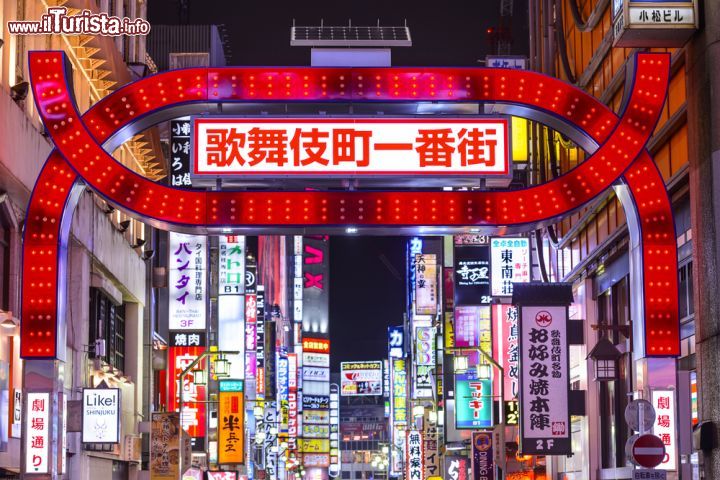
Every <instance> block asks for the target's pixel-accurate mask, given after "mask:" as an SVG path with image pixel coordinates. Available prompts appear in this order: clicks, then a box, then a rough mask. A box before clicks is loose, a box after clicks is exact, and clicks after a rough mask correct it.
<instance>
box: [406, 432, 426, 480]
mask: <svg viewBox="0 0 720 480" xmlns="http://www.w3.org/2000/svg"><path fill="white" fill-rule="evenodd" d="M406 435H407V436H406V437H405V438H406V440H405V441H406V444H405V445H406V446H405V478H406V479H407V480H423V479H424V478H425V466H424V463H425V453H424V450H425V446H424V445H423V439H422V433H420V432H419V431H417V430H408V431H407V432H406Z"/></svg>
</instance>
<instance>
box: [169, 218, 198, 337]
mask: <svg viewBox="0 0 720 480" xmlns="http://www.w3.org/2000/svg"><path fill="white" fill-rule="evenodd" d="M168 237H169V248H168V251H169V255H170V258H169V260H168V268H169V273H168V289H169V295H170V299H169V305H168V327H169V329H170V330H204V329H205V317H206V311H205V295H206V291H205V290H206V278H205V276H206V273H207V271H206V269H207V237H205V236H203V235H184V234H181V233H174V232H170V233H169V234H168Z"/></svg>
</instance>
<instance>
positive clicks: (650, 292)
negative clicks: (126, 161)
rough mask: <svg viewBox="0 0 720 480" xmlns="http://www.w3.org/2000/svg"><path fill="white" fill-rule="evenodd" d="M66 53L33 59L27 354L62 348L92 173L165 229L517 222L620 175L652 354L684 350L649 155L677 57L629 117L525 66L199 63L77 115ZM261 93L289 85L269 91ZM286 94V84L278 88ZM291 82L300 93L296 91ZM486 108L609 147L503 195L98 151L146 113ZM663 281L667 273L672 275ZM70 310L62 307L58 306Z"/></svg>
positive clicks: (584, 196)
mask: <svg viewBox="0 0 720 480" xmlns="http://www.w3.org/2000/svg"><path fill="white" fill-rule="evenodd" d="M65 73H66V72H65V71H64V68H63V54H62V53H61V52H31V54H30V75H31V80H32V86H33V93H34V98H35V99H36V101H37V104H38V112H39V114H40V115H41V117H42V119H43V121H44V123H45V125H46V127H47V129H48V132H50V135H51V136H52V139H53V141H54V142H55V145H56V148H57V149H56V150H54V151H53V152H52V153H51V155H50V157H49V158H48V160H47V162H46V165H45V167H44V168H43V170H42V172H41V174H40V177H39V178H38V181H37V184H36V189H35V192H34V195H33V197H32V199H31V203H30V206H29V208H28V217H27V224H26V228H25V240H24V244H23V258H24V272H23V301H22V315H23V318H22V333H21V339H22V343H21V354H22V356H23V357H25V358H30V357H41V358H53V357H55V356H56V353H57V350H56V348H57V342H58V338H57V313H58V305H59V303H58V300H57V299H58V285H59V282H58V265H59V263H58V260H59V252H60V248H64V245H65V243H66V239H64V238H62V237H61V230H60V221H61V219H62V216H63V212H64V210H65V207H66V205H68V204H70V205H72V204H71V201H72V199H73V196H72V195H71V192H72V189H73V186H74V185H75V182H76V181H77V180H78V179H80V178H82V179H83V180H84V181H85V182H86V183H87V184H88V185H89V186H90V187H92V188H93V189H94V190H95V191H96V192H98V193H100V194H101V195H103V196H104V197H105V198H106V199H108V200H109V201H111V202H113V203H115V204H117V205H118V206H121V207H122V208H124V209H125V210H127V211H130V212H134V213H135V214H137V215H138V216H144V217H147V218H149V219H154V220H155V221H156V222H158V223H159V224H163V223H165V224H170V223H174V224H182V225H186V226H187V225H191V226H192V225H195V226H201V227H202V226H242V225H248V226H263V225H268V226H300V225H315V226H322V225H347V224H351V225H358V226H361V225H363V226H373V225H398V226H402V225H428V226H431V225H440V226H470V225H520V224H530V223H535V222H547V221H550V220H552V219H556V218H558V217H559V216H562V215H564V214H567V213H568V212H571V211H573V210H574V209H577V208H579V207H580V206H582V205H583V204H585V203H587V202H588V201H589V200H591V199H592V198H594V197H595V196H597V195H598V194H600V193H601V192H602V191H604V190H605V189H607V188H608V187H609V186H610V185H612V183H613V182H615V181H617V180H619V179H621V178H623V179H624V180H625V181H626V182H627V184H628V185H629V187H630V190H631V192H632V195H633V197H634V200H635V203H636V205H637V211H638V214H639V217H640V218H641V221H642V240H643V245H642V248H643V259H644V265H643V268H644V273H645V275H644V282H645V285H644V286H645V289H644V293H645V312H646V318H645V321H646V322H647V327H646V329H647V332H648V336H647V339H646V345H647V352H648V354H649V355H660V356H667V355H677V354H679V328H678V309H677V275H676V266H677V260H676V258H677V257H676V245H675V241H674V225H673V221H672V210H671V208H670V202H669V199H668V196H667V192H666V190H665V186H664V183H663V180H662V177H661V176H660V175H659V172H658V171H657V167H656V166H655V165H654V163H653V161H652V159H651V158H650V157H649V155H648V154H647V152H646V151H645V150H644V146H645V144H646V142H647V140H648V138H649V137H650V135H651V133H652V131H653V129H654V125H655V124H656V121H657V118H658V116H659V114H660V110H661V107H662V105H663V103H664V98H665V95H666V91H667V85H668V79H669V56H668V55H667V54H638V55H637V56H636V59H635V76H634V78H633V84H632V85H627V86H626V90H627V91H628V92H631V93H630V96H629V101H628V102H627V106H626V108H625V111H624V112H623V114H622V117H620V118H618V117H617V116H616V115H615V114H614V113H613V112H612V111H610V110H609V109H608V108H607V107H605V106H604V105H603V104H602V103H600V102H599V101H597V99H595V98H593V97H592V96H590V95H588V94H586V93H585V92H583V91H581V90H579V89H577V88H575V87H573V86H571V85H567V84H565V83H563V82H561V81H560V80H557V79H553V78H549V77H545V76H543V75H540V74H537V73H533V72H528V71H512V70H504V69H475V68H431V69H422V70H418V69H408V68H400V69H374V68H369V69H349V68H338V69H330V68H328V69H306V68H280V69H266V68H227V69H211V68H198V69H188V70H180V71H173V72H167V73H163V74H160V75H155V76H152V77H148V78H145V79H142V80H140V81H138V82H135V83H132V84H129V85H127V86H125V87H123V88H121V89H119V90H118V91H116V92H114V93H113V94H112V95H109V96H108V97H106V98H104V99H103V100H102V101H101V102H99V103H98V104H96V105H94V106H93V107H92V108H91V109H90V110H88V112H87V113H85V114H84V115H83V116H80V114H79V113H78V112H77V110H76V108H75V105H74V104H73V102H72V96H71V92H70V90H69V88H68V87H67V80H66V76H65ZM261 79H262V80H265V81H264V82H263V83H262V84H263V85H278V86H277V87H267V88H265V87H263V88H261V87H260V85H261V83H260V82H259V80H261ZM279 85H283V86H284V87H280V86H279ZM288 85H289V86H288ZM278 99H282V100H285V101H302V100H313V101H317V100H333V101H358V102H368V101H375V100H380V101H408V100H413V101H414V100H443V101H458V100H460V101H468V100H471V101H482V102H493V101H494V102H502V103H511V104H514V105H519V106H523V107H527V108H531V109H536V110H541V111H543V112H544V113H545V114H550V115H552V116H555V117H557V118H559V119H561V120H563V121H565V122H567V123H570V124H572V125H575V126H576V127H577V128H578V129H580V130H582V131H583V132H585V133H586V134H587V135H588V136H589V137H590V138H592V139H593V140H594V141H595V142H597V143H598V144H600V148H598V150H597V151H595V152H594V154H593V155H591V156H589V157H588V158H587V159H586V160H585V161H584V162H583V163H582V164H580V165H579V166H578V167H576V168H574V169H573V170H571V171H569V172H567V173H566V174H564V175H562V176H560V177H558V178H556V179H554V180H552V181H550V182H548V183H545V184H543V185H538V186H534V187H531V188H527V189H524V190H513V191H492V192H487V191H486V192H408V191H403V192H399V191H398V192H368V191H365V192H357V191H352V192H351V191H345V192H247V191H182V194H181V195H178V193H177V192H178V190H175V189H173V188H170V187H166V186H163V185H159V184H156V183H154V182H151V181H149V180H148V179H146V178H144V177H142V176H140V175H138V174H137V173H135V172H133V171H131V170H129V169H128V168H126V167H124V166H123V165H121V164H120V163H118V162H117V161H116V160H115V159H114V158H113V157H112V156H111V155H109V154H108V153H107V152H105V151H104V150H103V149H102V147H101V144H102V142H104V141H105V140H107V139H108V138H109V137H111V136H112V135H114V134H115V133H116V132H118V131H119V130H120V129H122V128H123V127H125V126H127V125H128V124H130V123H132V122H134V121H136V120H137V119H138V118H140V117H141V116H143V115H145V114H147V113H149V112H151V111H156V110H159V109H163V108H168V107H170V106H174V105H178V104H187V103H192V102H200V103H206V102H220V101H224V102H228V101H250V102H252V101H258V100H278ZM661 277H662V278H661ZM60 305H61V304H60Z"/></svg>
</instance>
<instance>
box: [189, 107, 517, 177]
mask: <svg viewBox="0 0 720 480" xmlns="http://www.w3.org/2000/svg"><path fill="white" fill-rule="evenodd" d="M193 127H194V129H193V133H194V141H193V161H194V165H193V174H194V175H196V176H198V175H211V176H222V175H320V176H328V175H407V174H413V173H415V174H417V173H422V174H425V175H474V176H477V175H488V176H497V175H502V176H506V175H508V172H510V155H509V152H510V148H509V143H510V140H509V139H510V135H509V130H510V128H509V120H508V119H506V118H472V119H438V118H435V119H433V120H425V119H417V118H392V119H383V118H372V119H370V118H367V119H362V118H353V119H349V118H348V119H341V118H334V119H317V118H298V119H292V120H288V119H268V118H204V117H196V118H194V119H193Z"/></svg>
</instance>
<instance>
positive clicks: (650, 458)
mask: <svg viewBox="0 0 720 480" xmlns="http://www.w3.org/2000/svg"><path fill="white" fill-rule="evenodd" d="M632 456H633V458H634V459H635V462H637V464H638V465H640V466H642V467H645V468H654V467H657V466H658V465H660V463H662V461H663V459H664V458H665V444H664V443H663V441H662V440H660V437H658V436H656V435H651V434H645V435H640V436H639V437H638V438H637V440H635V443H633V446H632Z"/></svg>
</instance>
